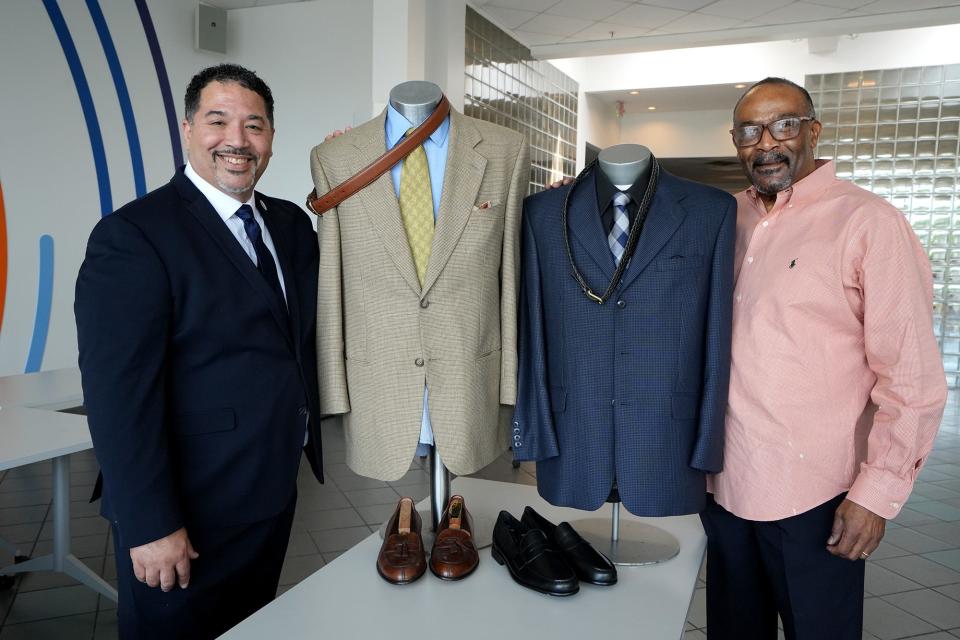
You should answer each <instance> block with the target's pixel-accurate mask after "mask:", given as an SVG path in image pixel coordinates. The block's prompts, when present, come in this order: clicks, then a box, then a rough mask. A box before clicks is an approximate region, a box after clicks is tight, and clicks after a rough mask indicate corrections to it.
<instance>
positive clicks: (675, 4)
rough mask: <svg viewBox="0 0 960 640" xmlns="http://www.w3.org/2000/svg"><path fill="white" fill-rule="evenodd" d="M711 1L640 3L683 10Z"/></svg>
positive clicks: (703, 5) (698, 7)
mask: <svg viewBox="0 0 960 640" xmlns="http://www.w3.org/2000/svg"><path fill="white" fill-rule="evenodd" d="M712 2H713V0H643V2H641V3H640V4H648V5H653V6H654V7H666V8H668V9H681V10H683V11H696V10H697V9H702V8H703V7H705V6H707V5H708V4H711V3H712Z"/></svg>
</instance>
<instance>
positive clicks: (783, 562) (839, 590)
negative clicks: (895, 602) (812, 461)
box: [700, 494, 865, 640]
mask: <svg viewBox="0 0 960 640" xmlns="http://www.w3.org/2000/svg"><path fill="white" fill-rule="evenodd" d="M845 495H846V494H842V495H839V496H837V497H836V498H834V499H832V500H830V501H829V502H826V503H824V504H822V505H820V506H819V507H816V508H814V509H811V510H810V511H807V512H805V513H801V514H800V515H796V516H793V517H790V518H784V519H783V520H774V521H772V522H755V521H752V520H744V519H743V518H738V517H737V516H735V515H733V514H732V513H730V512H729V511H727V510H726V509H724V508H723V507H721V506H720V505H718V504H717V503H716V501H715V500H714V499H713V496H712V495H710V496H709V497H708V500H707V508H706V509H705V510H704V512H703V513H701V514H700V519H701V520H702V522H703V528H704V530H705V531H706V532H707V636H708V637H709V638H710V640H728V639H729V640H775V639H776V637H777V614H778V613H779V614H780V618H781V620H782V621H783V631H784V635H785V636H786V637H787V640H860V637H861V635H862V628H863V579H864V566H865V565H864V562H863V561H862V560H859V561H857V562H851V561H849V560H845V559H843V558H838V557H836V556H834V555H832V554H830V552H828V551H827V549H826V546H827V538H828V537H829V536H830V529H831V527H832V525H833V516H834V513H835V511H836V509H837V507H838V506H839V505H840V503H841V502H842V501H843V498H844V497H845Z"/></svg>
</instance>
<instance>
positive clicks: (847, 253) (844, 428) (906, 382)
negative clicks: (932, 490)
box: [710, 161, 947, 520]
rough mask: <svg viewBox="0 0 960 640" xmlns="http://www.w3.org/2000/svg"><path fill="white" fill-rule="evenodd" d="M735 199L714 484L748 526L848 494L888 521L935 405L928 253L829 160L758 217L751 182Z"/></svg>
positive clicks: (939, 380) (927, 435)
mask: <svg viewBox="0 0 960 640" xmlns="http://www.w3.org/2000/svg"><path fill="white" fill-rule="evenodd" d="M737 205H738V208H737V252H736V259H735V260H736V261H735V263H734V264H735V265H736V276H735V277H736V288H735V290H734V304H733V343H732V364H731V372H730V399H729V406H728V409H727V421H726V444H725V449H724V467H723V472H722V473H719V474H717V475H715V476H713V477H712V478H711V479H710V480H711V482H710V490H711V491H712V492H713V493H714V495H715V497H716V500H717V502H718V503H719V504H721V505H722V506H723V507H724V508H726V509H727V510H728V511H730V512H732V513H734V514H736V515H738V516H740V517H741V518H746V519H749V520H779V519H781V518H786V517H790V516H793V515H796V514H799V513H803V512H804V511H807V510H809V509H812V508H813V507H816V506H818V505H820V504H822V503H824V502H826V501H827V500H829V499H831V498H833V497H834V496H837V495H839V494H840V493H842V492H844V491H847V490H849V494H848V495H847V497H848V498H849V499H850V500H852V501H853V502H856V503H857V504H859V505H861V506H863V507H866V508H867V509H869V510H870V511H873V512H874V513H877V514H879V515H881V516H883V517H884V518H892V517H894V516H895V515H896V514H897V513H898V512H899V511H900V508H901V507H902V506H903V503H904V502H905V501H906V499H907V496H908V495H909V494H910V491H911V489H912V488H913V481H914V479H915V478H916V475H917V472H918V471H919V470H920V468H921V466H922V465H923V462H924V459H925V457H926V456H927V454H929V453H930V450H931V449H932V447H933V439H934V437H935V436H936V433H937V429H938V427H939V425H940V418H941V416H942V413H943V406H944V403H945V402H946V393H947V390H946V382H945V377H944V373H943V364H942V362H941V360H940V352H939V349H938V347H937V341H936V339H935V338H934V335H933V321H932V307H933V292H932V282H933V278H932V275H931V272H930V264H929V262H928V260H927V257H926V254H925V252H924V251H923V249H922V248H921V246H920V243H919V242H918V241H917V238H916V236H915V235H914V233H913V230H912V229H911V227H910V224H909V223H908V222H907V220H906V218H905V217H904V215H903V214H902V213H900V212H899V211H898V210H897V209H895V208H894V207H893V206H891V205H890V204H889V203H887V202H886V201H885V200H883V199H882V198H880V197H878V196H876V195H873V194H871V193H870V192H868V191H865V190H864V189H861V188H859V187H857V186H856V185H854V184H852V183H850V182H847V181H843V180H838V179H837V178H836V177H835V175H834V165H833V162H826V161H818V162H817V168H816V170H815V171H814V172H813V173H811V174H810V175H808V176H807V177H805V178H804V179H803V180H800V181H799V182H797V183H796V184H795V185H794V186H793V187H792V188H790V189H787V190H785V191H783V192H781V193H779V194H777V201H776V204H775V205H774V206H773V208H772V209H771V210H770V211H769V212H768V211H767V210H766V209H765V207H764V205H763V202H762V201H761V200H760V199H759V198H758V197H757V193H756V190H755V189H754V188H752V187H751V188H750V189H748V190H746V191H744V192H742V193H739V194H737Z"/></svg>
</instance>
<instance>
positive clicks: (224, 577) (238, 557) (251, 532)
mask: <svg viewBox="0 0 960 640" xmlns="http://www.w3.org/2000/svg"><path fill="white" fill-rule="evenodd" d="M296 502H297V499H296V494H294V497H293V499H292V500H291V501H290V504H289V505H288V506H287V507H286V509H284V510H283V511H282V512H281V513H280V514H278V515H277V516H275V517H273V518H268V519H267V520H262V521H260V522H255V523H252V524H244V525H238V526H233V527H218V528H210V527H198V526H194V527H191V526H190V525H188V526H187V535H189V536H190V543H191V544H192V545H193V548H194V549H195V550H196V551H197V553H199V554H200V557H199V558H197V559H196V560H194V561H192V562H191V564H190V584H189V586H188V587H187V588H186V589H181V588H180V587H179V585H175V586H174V587H173V589H171V590H170V591H168V592H166V593H164V592H163V591H162V590H161V589H160V587H149V586H147V585H146V584H143V583H141V582H139V581H138V580H137V579H136V577H135V576H134V575H133V564H132V562H131V560H130V549H129V548H128V547H125V546H124V545H123V540H122V535H118V534H117V528H116V527H114V528H113V540H114V549H115V551H116V561H117V591H118V592H119V596H120V602H119V608H118V616H119V620H118V623H119V631H120V638H121V640H134V639H135V640H147V639H153V638H157V639H161V638H162V639H164V640H174V639H181V638H183V639H190V640H206V639H208V638H210V639H212V638H216V637H217V636H219V635H221V634H223V633H224V632H225V631H227V630H228V629H230V628H231V627H233V626H234V625H236V624H237V623H239V622H240V621H241V620H243V619H244V618H246V617H247V616H249V615H251V614H252V613H254V612H255V611H257V609H260V608H261V607H263V606H264V605H266V604H268V603H269V602H270V601H271V600H273V599H274V597H276V593H277V584H278V583H279V581H280V570H281V569H282V568H283V559H284V556H285V555H286V552H287V543H288V542H289V538H290V529H291V527H292V525H293V513H294V508H295V506H296Z"/></svg>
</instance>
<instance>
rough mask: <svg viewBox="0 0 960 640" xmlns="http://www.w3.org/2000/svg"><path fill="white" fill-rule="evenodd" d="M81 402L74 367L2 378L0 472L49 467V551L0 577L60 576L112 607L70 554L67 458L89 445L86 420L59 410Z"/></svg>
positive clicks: (107, 590)
mask: <svg viewBox="0 0 960 640" xmlns="http://www.w3.org/2000/svg"><path fill="white" fill-rule="evenodd" d="M82 403H83V392H82V390H81V388H80V371H79V370H78V369H76V368H74V369H56V370H53V371H43V372H40V373H30V374H24V375H19V376H5V377H0V471H3V470H6V469H13V468H14V467H20V466H23V465H27V464H32V463H34V462H42V461H44V460H51V461H52V464H53V505H52V512H53V552H52V553H50V554H48V555H45V556H40V557H37V558H31V559H30V560H27V561H25V562H20V563H15V564H11V565H9V566H6V567H0V574H5V575H14V574H18V573H26V572H32V571H58V572H61V573H65V574H67V575H68V576H70V577H72V578H73V579H75V580H77V581H79V582H80V583H82V584H85V585H87V586H88V587H90V588H91V589H93V590H95V591H97V592H99V593H101V594H103V595H104V596H106V597H107V598H110V599H111V600H113V601H114V602H116V601H117V591H116V589H114V588H113V587H111V586H110V584H109V583H107V582H106V581H105V580H104V579H103V578H101V577H100V576H98V575H97V574H96V573H95V572H94V571H93V570H92V569H90V568H89V567H88V566H87V565H85V564H84V563H82V562H81V561H80V560H79V559H77V557H76V556H74V555H73V553H71V552H70V457H69V456H70V454H71V453H76V452H78V451H85V450H87V449H90V448H91V447H93V441H92V440H91V439H90V429H89V428H88V427H87V418H86V416H82V415H75V414H69V413H60V412H59V411H57V410H58V409H68V408H71V407H75V406H78V405H80V404H82ZM18 405H29V406H18ZM31 407H34V408H31ZM40 407H42V408H40ZM0 542H2V543H4V544H3V545H2V546H4V547H7V548H8V549H9V550H10V552H11V553H16V549H15V548H13V546H12V545H10V544H9V543H6V542H5V541H2V540H0Z"/></svg>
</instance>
